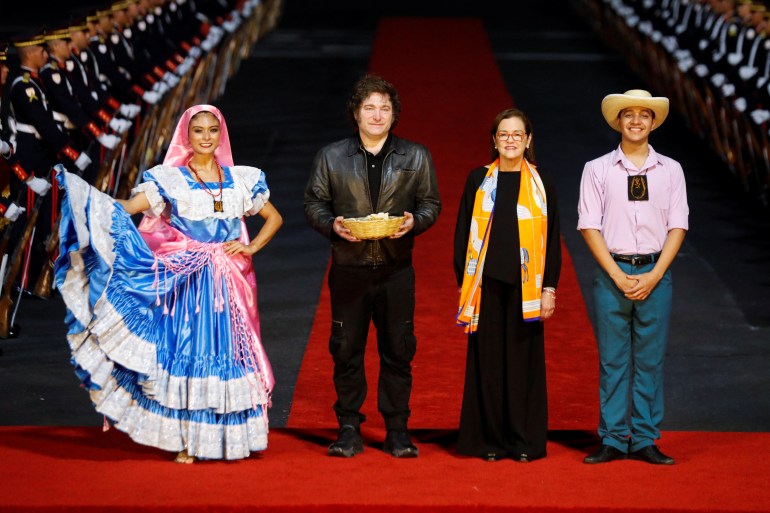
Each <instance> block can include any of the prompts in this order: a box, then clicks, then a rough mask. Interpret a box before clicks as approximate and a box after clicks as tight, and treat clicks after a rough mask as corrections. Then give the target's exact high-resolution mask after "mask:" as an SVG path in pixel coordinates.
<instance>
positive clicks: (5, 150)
mask: <svg viewBox="0 0 770 513" xmlns="http://www.w3.org/2000/svg"><path fill="white" fill-rule="evenodd" d="M10 153H11V145H10V144H8V143H7V142H5V141H2V140H0V154H2V155H5V156H8V155H10Z"/></svg>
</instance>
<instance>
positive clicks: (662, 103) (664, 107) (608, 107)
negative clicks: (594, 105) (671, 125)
mask: <svg viewBox="0 0 770 513" xmlns="http://www.w3.org/2000/svg"><path fill="white" fill-rule="evenodd" d="M629 107H642V108H645V109H650V110H651V111H652V112H654V113H655V124H654V125H653V127H652V129H653V130H655V129H656V128H658V127H659V126H660V125H662V124H663V122H664V121H665V120H666V117H667V116H668V98H666V97H665V96H652V95H651V94H650V93H649V91H645V90H644V89H631V90H629V91H626V92H625V93H623V94H608V95H607V96H605V97H604V99H603V100H602V115H604V119H605V120H606V121H607V123H608V124H609V125H610V126H611V127H612V128H614V129H615V130H617V131H618V132H620V123H619V120H618V115H619V114H620V113H621V111H622V110H623V109H627V108H629Z"/></svg>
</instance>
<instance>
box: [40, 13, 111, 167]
mask: <svg viewBox="0 0 770 513" xmlns="http://www.w3.org/2000/svg"><path fill="white" fill-rule="evenodd" d="M44 39H45V41H46V45H47V48H48V54H49V60H48V62H47V63H46V64H45V66H43V67H42V68H41V69H40V80H41V81H42V83H43V86H44V87H45V90H46V93H47V96H48V101H49V103H50V105H51V112H52V113H53V117H54V119H55V120H57V121H58V122H59V123H60V124H61V125H62V126H63V127H64V130H65V131H66V132H67V133H68V135H69V136H70V138H71V140H72V141H74V143H75V144H74V146H75V148H76V149H77V150H78V151H88V150H89V147H90V146H91V141H93V140H96V141H98V142H99V144H101V145H102V146H103V147H105V148H107V149H110V150H111V149H114V148H115V147H117V145H118V144H119V143H120V138H119V137H117V136H115V135H112V134H107V133H105V132H104V131H103V130H102V128H100V127H99V126H98V125H97V124H96V122H95V120H93V119H91V118H90V116H89V115H88V114H87V113H86V111H85V109H84V108H83V106H82V105H81V104H80V102H79V101H78V99H77V97H76V96H75V94H74V90H73V88H72V85H71V84H70V81H69V77H68V75H69V74H68V72H67V69H66V66H65V61H66V60H67V59H69V58H70V57H71V52H72V51H71V49H70V45H69V41H70V34H69V28H65V29H61V30H56V31H53V32H51V33H49V34H46V35H45V37H44ZM89 171H94V169H93V166H91V168H90V169H89ZM89 174H90V173H89ZM86 179H87V181H89V182H90V181H92V179H93V177H92V176H88V177H86Z"/></svg>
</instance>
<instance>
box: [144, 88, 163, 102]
mask: <svg viewBox="0 0 770 513" xmlns="http://www.w3.org/2000/svg"><path fill="white" fill-rule="evenodd" d="M142 100H144V101H146V102H147V103H149V104H150V105H155V104H156V103H158V100H160V95H159V94H158V93H156V92H153V91H146V92H145V93H144V94H143V95H142Z"/></svg>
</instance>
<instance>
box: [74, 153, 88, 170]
mask: <svg viewBox="0 0 770 513" xmlns="http://www.w3.org/2000/svg"><path fill="white" fill-rule="evenodd" d="M90 165H91V159H90V158H89V156H88V155H86V154H85V153H81V154H80V155H79V156H78V158H77V160H75V167H77V168H78V169H80V170H81V171H85V170H86V169H87V168H88V166H90Z"/></svg>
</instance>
